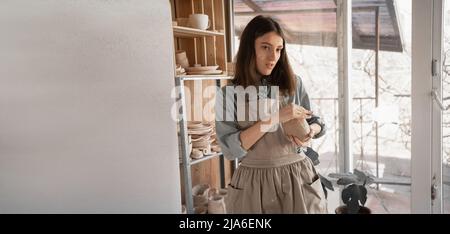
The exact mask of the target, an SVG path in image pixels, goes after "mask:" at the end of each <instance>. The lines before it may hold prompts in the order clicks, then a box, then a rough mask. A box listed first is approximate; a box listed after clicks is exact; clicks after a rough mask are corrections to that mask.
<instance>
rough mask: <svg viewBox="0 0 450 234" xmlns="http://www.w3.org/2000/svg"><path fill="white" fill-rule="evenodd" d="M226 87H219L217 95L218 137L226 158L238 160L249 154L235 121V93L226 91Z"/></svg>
mask: <svg viewBox="0 0 450 234" xmlns="http://www.w3.org/2000/svg"><path fill="white" fill-rule="evenodd" d="M225 89H226V88H225V87H224V88H222V89H218V90H217V95H216V105H215V112H216V121H215V123H216V137H217V141H218V142H219V145H220V147H221V148H222V153H223V154H224V156H225V158H227V159H228V160H236V159H241V158H243V157H244V156H245V155H247V151H246V150H245V149H244V148H242V145H241V140H240V134H241V132H242V131H241V130H240V129H239V127H238V126H237V123H236V122H235V121H234V110H235V106H234V94H233V93H227V92H225ZM230 119H231V121H230Z"/></svg>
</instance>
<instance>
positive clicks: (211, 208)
mask: <svg viewBox="0 0 450 234" xmlns="http://www.w3.org/2000/svg"><path fill="white" fill-rule="evenodd" d="M208 214H226V208H225V200H224V198H223V197H222V196H219V195H216V196H213V197H211V198H210V199H209V202H208Z"/></svg>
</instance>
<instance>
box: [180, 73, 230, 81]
mask: <svg viewBox="0 0 450 234" xmlns="http://www.w3.org/2000/svg"><path fill="white" fill-rule="evenodd" d="M175 78H176V79H181V80H183V81H185V80H231V79H233V77H232V76H230V75H228V74H227V73H226V72H224V74H220V75H179V76H176V77H175Z"/></svg>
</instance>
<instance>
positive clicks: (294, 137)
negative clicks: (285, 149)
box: [288, 135, 311, 147]
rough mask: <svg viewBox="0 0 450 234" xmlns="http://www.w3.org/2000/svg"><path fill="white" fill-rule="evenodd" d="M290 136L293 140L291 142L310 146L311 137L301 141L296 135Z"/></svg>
mask: <svg viewBox="0 0 450 234" xmlns="http://www.w3.org/2000/svg"><path fill="white" fill-rule="evenodd" d="M288 138H289V139H290V140H291V142H292V143H293V144H294V145H296V146H297V147H300V146H301V147H307V146H310V143H311V137H308V138H306V139H305V140H303V141H301V140H300V139H298V138H297V137H296V136H292V135H290V136H288Z"/></svg>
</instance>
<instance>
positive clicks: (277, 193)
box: [226, 102, 327, 214]
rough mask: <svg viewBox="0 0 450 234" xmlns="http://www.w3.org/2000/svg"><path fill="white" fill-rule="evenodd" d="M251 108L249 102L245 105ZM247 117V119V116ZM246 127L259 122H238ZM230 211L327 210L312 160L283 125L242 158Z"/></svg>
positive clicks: (233, 184)
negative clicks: (298, 147) (294, 141)
mask: <svg viewBox="0 0 450 234" xmlns="http://www.w3.org/2000/svg"><path fill="white" fill-rule="evenodd" d="M245 105H246V107H245V108H246V109H247V110H248V108H249V107H248V102H247V103H246V104H245ZM247 119H248V118H247ZM237 123H238V126H239V128H240V129H242V130H244V129H246V128H248V127H250V126H252V125H253V124H255V123H256V121H238V122H237ZM226 207H227V212H228V213H230V214H235V213H261V214H276V213H285V214H286V213H287V214H289V213H301V214H317V213H327V202H326V199H325V195H324V192H323V188H322V185H321V182H320V179H319V176H318V174H317V172H316V170H315V169H314V166H313V164H312V162H311V160H310V159H309V158H308V157H307V156H306V155H305V154H304V153H301V154H298V153H297V152H296V147H295V145H294V144H293V143H292V142H291V141H289V139H288V137H287V136H286V135H285V133H284V130H283V129H282V127H281V124H278V128H277V129H276V130H275V131H273V132H268V133H266V134H265V135H264V136H263V137H262V138H261V139H260V140H259V141H258V142H257V143H256V144H255V145H254V146H253V147H252V148H251V149H250V150H249V151H248V154H247V155H246V156H245V157H244V158H243V159H242V161H241V164H240V166H239V168H238V169H237V170H236V171H235V173H234V175H233V178H232V181H231V183H230V185H229V186H228V196H227V200H226Z"/></svg>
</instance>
